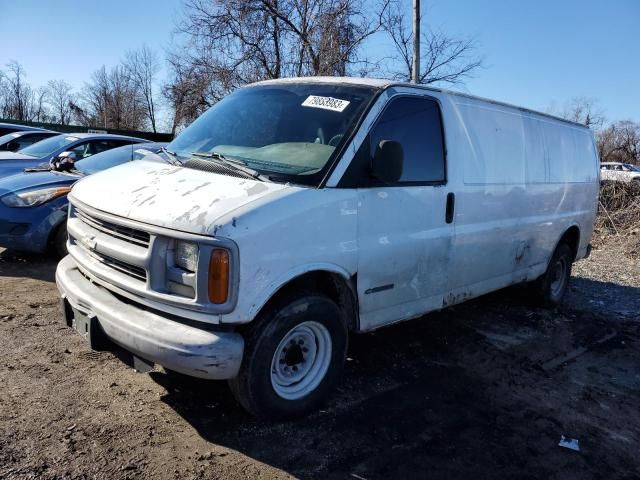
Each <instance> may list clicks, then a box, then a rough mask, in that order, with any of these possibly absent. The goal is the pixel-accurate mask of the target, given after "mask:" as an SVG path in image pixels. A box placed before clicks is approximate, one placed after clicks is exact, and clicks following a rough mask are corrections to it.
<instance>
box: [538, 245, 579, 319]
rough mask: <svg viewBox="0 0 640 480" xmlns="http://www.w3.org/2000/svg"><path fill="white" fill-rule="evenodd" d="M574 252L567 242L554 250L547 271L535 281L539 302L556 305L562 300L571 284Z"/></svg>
mask: <svg viewBox="0 0 640 480" xmlns="http://www.w3.org/2000/svg"><path fill="white" fill-rule="evenodd" d="M572 263H573V252H572V250H571V247H569V245H567V244H566V243H561V244H560V245H558V247H557V248H556V250H555V252H553V256H552V257H551V261H550V262H549V266H548V267H547V271H546V272H545V273H544V274H543V275H542V276H541V277H540V278H539V279H538V280H536V281H535V282H534V283H533V289H534V292H535V295H536V299H537V300H538V303H540V304H541V305H543V306H545V307H555V306H557V305H559V304H560V303H561V302H562V299H563V298H564V295H565V293H566V291H567V287H568V286H569V278H570V277H571V265H572Z"/></svg>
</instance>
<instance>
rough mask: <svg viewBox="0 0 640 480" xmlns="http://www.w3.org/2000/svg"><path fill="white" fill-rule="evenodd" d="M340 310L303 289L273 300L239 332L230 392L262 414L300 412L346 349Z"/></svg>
mask: <svg viewBox="0 0 640 480" xmlns="http://www.w3.org/2000/svg"><path fill="white" fill-rule="evenodd" d="M347 336H348V332H347V328H346V322H345V319H344V314H343V313H342V311H341V310H340V309H339V308H338V306H337V305H336V304H335V303H334V302H333V301H332V300H331V299H329V298H328V297H325V296H323V295H319V294H308V295H303V296H299V297H297V298H291V297H290V298H289V299H285V300H283V301H281V302H276V303H275V304H274V305H272V306H269V307H267V308H266V309H265V311H263V312H262V313H261V314H260V316H259V318H257V319H256V320H255V324H254V325H251V326H250V327H249V328H248V329H247V331H246V332H245V353H244V357H243V361H242V367H241V369H240V373H239V375H238V376H237V377H236V378H234V379H232V380H230V381H229V385H230V387H231V391H232V392H233V394H234V396H235V397H236V398H237V400H238V401H239V402H240V404H241V405H242V406H243V407H244V408H245V409H246V410H248V411H249V412H250V413H252V414H254V415H256V416H258V417H263V418H285V417H294V416H298V415H303V414H305V413H308V412H310V411H312V410H314V409H316V408H317V407H318V406H319V405H320V404H321V403H322V401H323V400H324V399H325V398H326V397H327V395H328V393H329V391H330V390H331V388H332V387H333V386H334V385H335V383H336V381H337V379H338V377H339V376H340V373H341V371H342V367H343V365H344V360H345V356H346V350H347Z"/></svg>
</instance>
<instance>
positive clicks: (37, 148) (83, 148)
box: [0, 133, 148, 178]
mask: <svg viewBox="0 0 640 480" xmlns="http://www.w3.org/2000/svg"><path fill="white" fill-rule="evenodd" d="M145 142H148V140H143V139H141V138H136V137H126V136H124V135H110V134H106V133H105V134H97V133H68V134H62V135H56V136H55V137H51V138H47V139H46V140H41V141H40V142H38V143H34V144H33V145H30V146H28V147H26V148H23V149H22V150H20V151H18V152H0V178H2V177H7V176H9V175H13V174H15V173H19V172H22V171H23V170H24V169H25V168H31V167H36V166H38V165H41V164H46V163H49V162H51V160H52V159H54V158H55V157H57V156H58V155H60V154H61V153H62V152H67V151H68V152H73V154H74V155H75V157H76V158H77V159H78V160H81V159H83V158H87V157H90V156H91V155H95V154H96V153H100V152H105V151H107V150H111V149H112V148H116V147H121V146H123V145H131V144H132V143H145Z"/></svg>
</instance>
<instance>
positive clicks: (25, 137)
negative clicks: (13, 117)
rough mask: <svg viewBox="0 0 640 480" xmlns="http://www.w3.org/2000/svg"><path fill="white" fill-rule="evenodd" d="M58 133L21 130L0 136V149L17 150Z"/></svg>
mask: <svg viewBox="0 0 640 480" xmlns="http://www.w3.org/2000/svg"><path fill="white" fill-rule="evenodd" d="M54 135H60V134H59V133H58V132H54V131H52V130H22V131H19V132H12V133H7V134H6V135H2V136H1V137H0V151H8V152H17V151H19V150H22V149H23V148H26V147H28V146H29V145H32V144H34V143H36V142H39V141H40V140H44V139H45V138H49V137H53V136H54Z"/></svg>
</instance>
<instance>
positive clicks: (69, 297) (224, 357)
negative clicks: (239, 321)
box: [56, 256, 244, 380]
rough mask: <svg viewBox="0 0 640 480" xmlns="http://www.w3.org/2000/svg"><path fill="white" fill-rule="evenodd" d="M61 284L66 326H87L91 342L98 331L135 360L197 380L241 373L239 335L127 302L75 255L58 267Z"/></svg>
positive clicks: (240, 337) (85, 331) (242, 346)
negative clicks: (85, 272) (93, 276)
mask: <svg viewBox="0 0 640 480" xmlns="http://www.w3.org/2000/svg"><path fill="white" fill-rule="evenodd" d="M56 283H57V285H58V290H60V295H61V296H62V302H63V305H64V306H63V312H64V316H65V321H66V323H67V324H68V325H69V326H71V325H77V324H78V323H80V324H82V325H83V327H82V330H80V329H79V330H80V333H81V334H83V336H85V337H87V338H88V339H90V338H91V337H92V336H94V335H96V334H97V332H95V330H96V329H97V330H99V331H100V335H103V334H104V335H105V336H106V337H107V338H109V339H110V340H111V341H112V342H113V343H115V344H117V345H119V346H121V347H122V348H124V349H125V350H128V351H129V352H131V353H133V354H134V355H136V356H138V357H140V358H142V359H145V360H147V361H150V362H153V363H158V364H160V365H162V366H163V367H166V368H168V369H171V370H174V371H176V372H180V373H184V374H186V375H190V376H193V377H198V378H206V379H219V380H222V379H228V378H233V377H235V376H236V375H237V374H238V371H239V370H240V364H241V362H242V353H243V350H244V340H243V338H242V336H241V335H240V334H239V333H235V332H212V331H208V330H203V329H200V328H196V327H193V326H191V325H185V324H183V323H180V322H177V321H175V320H171V319H169V318H166V317H164V316H162V315H159V314H156V313H153V312H150V311H147V310H143V309H141V308H137V307H136V306H135V305H132V304H129V303H126V302H123V301H122V300H120V299H118V298H117V297H116V296H114V295H113V294H112V293H111V292H109V291H108V290H107V289H105V288H103V287H101V286H99V285H96V284H95V283H93V282H91V281H90V280H89V279H87V278H86V277H85V276H84V275H83V274H82V273H80V271H79V270H78V267H77V266H76V264H75V262H74V261H73V259H72V258H71V257H70V256H66V257H65V258H64V259H62V261H61V262H60V263H59V264H58V268H57V270H56ZM75 317H78V318H77V319H76V318H75ZM76 320H78V321H76ZM76 329H78V328H77V327H76ZM89 329H92V330H94V332H93V333H91V332H90V331H89Z"/></svg>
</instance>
